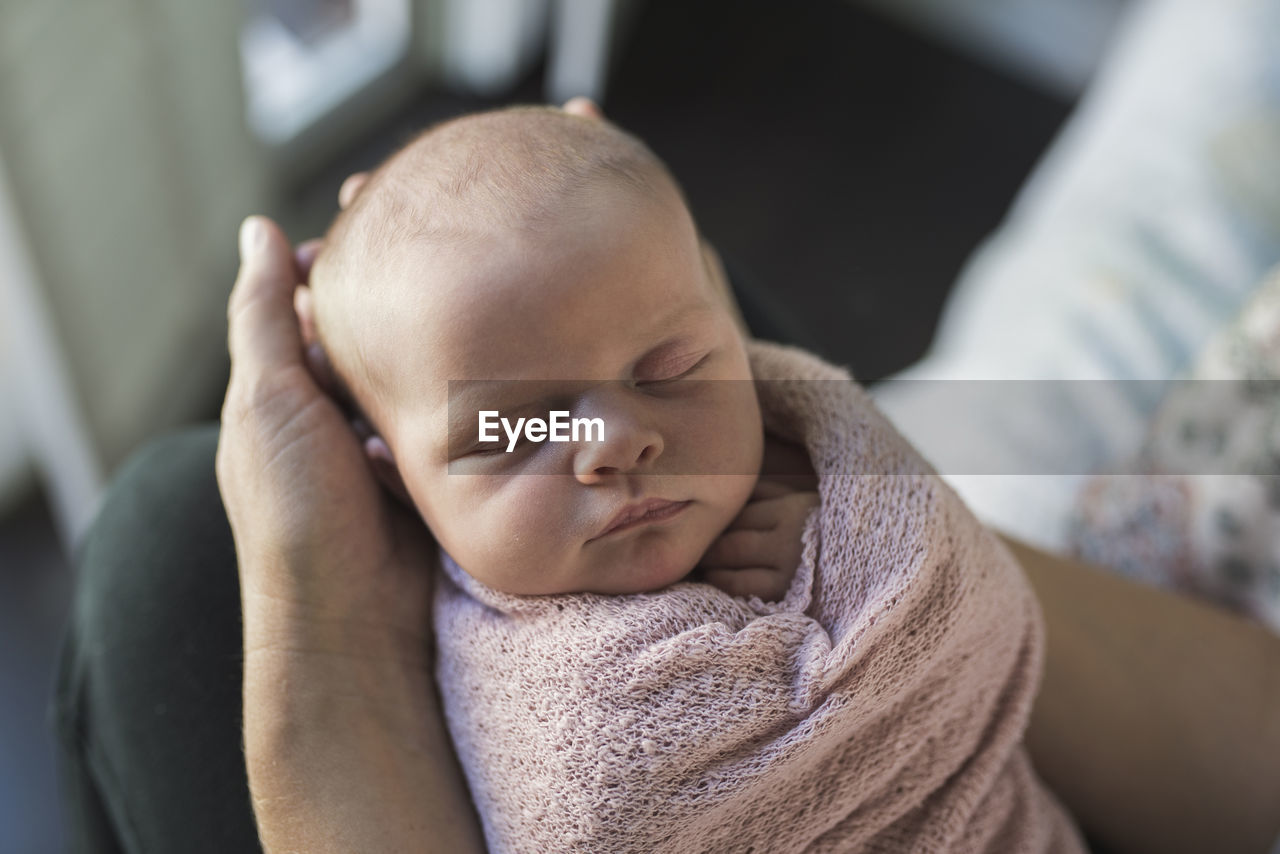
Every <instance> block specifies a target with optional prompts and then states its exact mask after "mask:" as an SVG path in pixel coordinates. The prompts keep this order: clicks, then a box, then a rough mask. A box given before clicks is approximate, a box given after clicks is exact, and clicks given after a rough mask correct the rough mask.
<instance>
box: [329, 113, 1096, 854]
mask: <svg viewBox="0 0 1280 854" xmlns="http://www.w3.org/2000/svg"><path fill="white" fill-rule="evenodd" d="M716 273H717V267H716V265H715V263H714V260H713V259H712V257H711V255H710V254H709V252H707V251H705V250H704V247H703V245H702V243H701V242H700V239H699V235H698V232H697V229H696V227H695V225H694V222H693V219H692V217H691V216H690V214H689V212H688V210H687V207H686V205H685V203H684V201H683V198H682V196H681V193H680V191H679V189H678V187H677V186H676V184H675V182H674V181H673V180H672V178H671V176H670V175H669V174H668V172H667V170H666V169H665V168H664V167H663V165H662V164H661V163H660V161H658V159H657V158H656V157H655V156H654V155H653V154H652V153H651V152H650V151H649V150H648V149H647V148H646V147H645V146H644V145H643V144H642V143H640V142H639V141H638V140H636V139H634V138H633V137H631V136H629V135H627V134H625V133H623V132H622V131H620V130H618V129H617V128H615V127H614V126H612V125H610V124H608V123H607V122H605V121H604V120H603V119H599V118H592V117H584V116H578V115H569V114H567V113H564V112H561V111H559V110H554V109H543V108H518V109H510V110H502V111H497V112H491V113H484V114H479V115H474V116H467V117H463V118H460V119H455V120H453V121H450V122H447V123H445V124H442V125H439V126H437V127H435V128H432V129H431V130H429V131H427V132H426V133H424V134H423V135H422V136H420V137H418V138H417V139H416V140H414V141H413V142H412V143H411V144H410V145H409V146H407V147H406V148H405V149H403V150H402V151H401V152H399V153H398V154H396V155H394V156H393V157H392V158H390V159H389V160H388V161H387V162H386V163H385V164H383V165H382V166H381V167H380V168H379V169H378V170H377V171H376V172H375V173H374V174H373V175H372V177H371V178H370V179H369V181H368V182H367V183H366V184H365V185H364V187H363V188H362V189H361V190H360V192H359V194H358V195H357V197H356V198H355V200H354V201H353V203H352V204H351V205H349V206H348V208H347V209H346V210H345V211H344V212H343V213H342V214H340V215H339V217H338V218H337V220H336V221H335V222H334V224H333V226H332V228H331V230H330V232H329V234H328V236H327V238H326V244H325V249H324V251H323V253H322V254H321V255H320V257H319V258H318V259H317V260H316V263H315V265H314V268H313V271H312V275H311V299H312V301H313V305H314V317H315V327H316V332H317V334H318V336H319V338H320V340H321V341H322V342H323V346H324V348H325V350H326V353H327V354H328V357H329V360H330V362H331V364H332V365H333V367H334V369H335V372H336V374H337V375H338V377H339V378H340V380H341V382H342V383H343V385H344V386H345V388H346V392H347V394H348V395H349V396H350V398H351V401H352V402H353V404H354V405H355V406H356V407H357V408H358V409H359V411H360V412H361V414H362V416H363V417H364V418H365V419H366V420H367V422H368V423H369V425H370V426H371V428H372V430H373V435H372V436H370V437H369V438H368V439H367V440H366V442H365V447H366V450H367V452H368V454H369V456H370V459H371V462H372V463H373V465H374V467H375V471H377V473H378V474H379V476H380V477H381V478H382V480H383V481H384V483H386V485H387V486H388V488H390V489H391V490H392V491H393V492H395V493H396V494H397V495H399V496H400V497H401V498H402V499H403V500H405V501H406V502H408V503H410V504H411V505H412V506H413V507H414V508H416V510H417V511H418V512H419V513H420V514H421V516H422V518H423V520H424V521H425V522H426V524H427V525H428V526H429V527H430V529H431V531H432V533H433V535H434V536H435V538H436V540H437V542H438V543H439V545H440V547H441V563H442V568H443V571H442V572H441V574H440V576H439V583H438V585H437V595H436V601H435V620H436V625H435V630H436V636H437V639H438V661H437V678H438V680H439V683H440V688H441V695H442V700H443V703H444V708H445V713H446V718H447V721H448V725H449V730H450V734H451V736H452V737H453V740H454V743H455V746H456V748H457V751H458V755H459V758H460V760H461V762H462V765H463V768H464V770H465V772H466V775H467V779H468V783H469V785H470V787H471V791H472V796H473V799H474V800H475V803H476V806H477V809H478V811H479V813H480V817H481V821H482V824H483V826H484V829H485V835H486V840H487V843H488V846H489V850H491V851H495V852H497V851H553V850H579V851H607V852H622V851H637V852H640V851H645V852H649V851H673V852H689V851H707V850H714V851H730V850H732V851H747V850H755V851H809V850H813V851H828V850H840V851H845V850H882V851H908V850H911V851H918V850H919V851H923V850H939V851H941V850H948V851H949V850H956V851H1073V852H1074V851H1083V850H1084V849H1083V846H1082V844H1081V842H1080V839H1079V836H1078V835H1077V833H1076V831H1075V830H1074V828H1073V827H1072V825H1071V823H1070V820H1069V819H1068V818H1067V816H1066V815H1065V813H1064V812H1063V811H1062V809H1061V807H1060V806H1059V805H1058V804H1057V802H1056V801H1055V800H1054V799H1053V797H1052V795H1051V794H1050V793H1049V792H1048V791H1047V790H1046V789H1045V788H1044V787H1043V786H1042V785H1041V784H1040V783H1039V781H1038V780H1037V779H1036V777H1035V774H1034V772H1033V770H1032V769H1031V766H1030V762H1029V761H1028V759H1027V757H1026V753H1025V749H1024V748H1023V747H1022V745H1021V739H1022V733H1023V731H1024V730H1025V727H1026V722H1027V717H1028V715H1029V712H1030V707H1031V702H1032V700H1033V699H1034V695H1035V689H1036V683H1037V680H1038V677H1039V671H1040V666H1041V660H1042V655H1043V628H1042V625H1041V622H1040V616H1039V612H1038V610H1037V609H1036V605H1035V602H1034V599H1033V597H1032V595H1031V593H1030V591H1029V589H1028V588H1027V586H1026V584H1025V581H1024V580H1023V579H1022V576H1021V574H1020V571H1019V570H1018V568H1017V567H1016V565H1014V564H1013V561H1012V558H1011V557H1010V556H1009V555H1008V554H1007V552H1005V551H1004V550H1003V548H1002V547H1001V546H1000V545H999V543H998V542H997V541H996V539H995V538H994V537H993V536H992V535H990V534H989V533H988V532H986V531H985V530H984V529H982V527H981V526H980V525H979V524H978V523H977V522H976V521H975V520H974V519H973V517H972V516H971V515H969V514H968V512H967V510H965V508H964V507H963V506H962V505H961V504H960V502H959V500H958V499H957V498H956V497H955V496H954V494H952V493H950V492H949V490H947V489H946V487H944V486H943V485H942V484H941V482H940V481H939V480H938V479H937V478H936V477H935V476H934V475H933V474H932V473H931V472H930V471H929V470H928V468H927V466H926V465H925V464H924V463H923V461H921V460H920V458H919V456H918V455H916V454H915V453H914V451H912V450H911V449H910V448H909V447H907V446H906V445H905V443H903V442H902V440H901V439H900V438H899V437H898V436H897V434H896V433H895V432H894V431H893V429H892V428H891V427H890V426H889V425H888V424H887V423H886V422H884V420H883V419H882V418H881V417H880V416H879V415H878V413H877V412H876V411H875V410H874V407H873V406H872V405H871V404H870V402H869V400H868V398H867V397H866V396H865V394H863V392H862V391H861V389H860V388H859V387H858V386H857V385H856V384H855V383H854V382H853V381H852V380H851V378H849V376H848V375H847V374H846V373H844V372H843V371H842V370H840V369H838V368H835V367H833V366H830V365H827V364H825V363H823V362H821V361H820V360H818V359H817V358H815V357H813V356H810V355H809V354H806V353H803V352H802V351H799V350H794V349H791V348H785V347H781V346H778V345H772V344H765V343H763V342H754V341H747V340H745V339H744V337H743V335H742V334H741V332H740V331H739V327H738V326H737V324H736V323H735V315H734V313H733V311H732V307H731V303H730V300H729V298H728V296H727V293H726V291H725V289H724V288H723V283H722V282H720V281H719V280H718V277H717V274H716ZM557 414H558V415H559V416H563V417H564V419H565V420H567V419H569V418H572V419H573V421H574V425H575V426H574V429H573V430H570V429H568V428H567V426H566V425H565V424H564V423H563V422H562V425H561V426H564V427H565V429H563V430H561V431H560V435H559V436H558V438H557V437H556V435H555V434H556V429H555V428H554V427H553V423H554V422H555V420H556V418H557ZM521 419H524V420H523V421H522V420H521ZM579 423H580V424H581V425H582V426H583V429H582V431H581V433H580V434H579V433H578V432H577V425H578V424H579ZM486 424H488V425H489V427H488V428H486ZM498 424H501V425H502V426H501V427H498V426H497V425H498ZM513 425H516V426H515V427H513ZM766 437H768V438H767V439H766ZM766 445H768V446H769V447H770V449H771V452H770V453H769V454H768V455H766ZM788 447H793V448H802V449H803V453H801V454H799V456H800V457H802V458H804V462H805V463H806V464H807V462H808V460H809V459H811V460H812V462H813V465H814V468H816V470H817V477H816V478H813V479H812V480H811V481H807V480H806V478H805V477H803V476H795V475H791V476H787V477H782V476H779V477H774V476H772V474H769V475H766V476H764V477H762V476H761V470H762V461H763V460H764V459H765V458H766V456H768V457H769V458H770V459H772V458H773V456H774V455H773V451H774V450H776V451H779V452H781V453H784V452H785V450H786V449H787V448H788ZM813 486H817V487H818V488H819V490H820V493H819V492H814V491H812V487H813ZM819 494H820V496H821V499H820V500H821V504H820V506H819Z"/></svg>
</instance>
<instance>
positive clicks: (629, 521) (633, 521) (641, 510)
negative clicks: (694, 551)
mask: <svg viewBox="0 0 1280 854" xmlns="http://www.w3.org/2000/svg"><path fill="white" fill-rule="evenodd" d="M692 503H693V502H692V501H668V500H667V499H665V498H649V499H646V500H644V501H638V502H636V503H635V504H628V505H627V506H626V507H623V508H622V510H620V511H618V513H617V514H616V515H615V516H614V517H613V518H612V519H610V520H609V523H608V524H607V525H606V526H605V527H604V529H603V530H601V531H600V533H598V534H596V535H595V536H594V537H592V538H591V539H593V540H598V539H600V538H601V537H607V536H609V535H610V534H615V533H618V532H620V531H625V530H628V529H630V528H638V527H640V526H641V525H649V524H653V523H656V522H665V521H666V520H667V519H671V518H674V517H675V516H677V515H679V514H680V512H681V511H683V510H684V508H686V507H688V506H689V505H690V504H692Z"/></svg>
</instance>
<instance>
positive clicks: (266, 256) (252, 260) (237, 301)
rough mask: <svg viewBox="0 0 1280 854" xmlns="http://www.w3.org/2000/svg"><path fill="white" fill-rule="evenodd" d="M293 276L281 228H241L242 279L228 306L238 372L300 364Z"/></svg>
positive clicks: (262, 220) (251, 224) (254, 219)
mask: <svg viewBox="0 0 1280 854" xmlns="http://www.w3.org/2000/svg"><path fill="white" fill-rule="evenodd" d="M296 280H297V272H296V270H295V269H294V266H293V252H292V251H291V250H290V247H289V241H288V240H287V239H286V238H285V236H284V234H283V233H281V231H280V228H279V227H278V226H277V225H276V224H275V223H273V222H272V221H271V220H269V219H267V218H266V217H261V216H251V217H249V218H248V219H246V220H245V221H244V223H243V224H242V225H241V226H240V274H239V275H238V276H237V277H236V284H235V287H234V288H232V289H231V299H230V300H229V301H228V303H227V345H228V348H229V349H230V351H231V364H232V365H233V366H234V367H235V368H237V369H240V370H243V369H246V368H248V369H252V370H258V371H261V370H265V369H269V368H273V367H279V366H282V365H288V364H291V363H294V364H296V363H299V362H300V361H301V356H302V339H301V337H300V334H299V331H298V322H297V319H296V318H295V316H294V312H293V291H294V286H295V284H296Z"/></svg>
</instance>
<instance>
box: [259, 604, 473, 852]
mask: <svg viewBox="0 0 1280 854" xmlns="http://www.w3.org/2000/svg"><path fill="white" fill-rule="evenodd" d="M380 631H381V630H380V629H369V628H366V627H360V626H354V627H353V626H349V625H342V624H337V623H331V624H328V625H317V624H314V623H310V624H309V623H298V622H295V621H291V620H287V619H279V618H275V617H272V616H263V615H262V614H255V615H253V616H249V615H247V618H246V638H245V640H246V649H245V682H244V704H245V705H244V718H245V733H244V737H245V756H246V763H247V768H248V773H249V790H250V794H251V796H252V798H253V809H254V814H255V817H256V819H257V822H258V829H259V834H260V836H261V839H262V843H263V847H264V849H265V850H266V851H267V852H268V854H271V852H285V851H306V852H318V854H323V852H356V851H379V852H383V851H385V852H418V851H421V852H432V851H441V852H443V851H447V852H450V854H454V852H462V854H466V852H483V850H484V846H483V843H482V839H481V835H480V832H479V828H478V825H477V822H476V819H475V815H474V811H473V809H472V806H471V803H470V799H469V796H468V794H467V789H466V785H465V782H464V781H463V779H462V775H461V773H460V770H459V768H458V765H457V761H456V759H455V757H454V755H453V751H452V746H451V745H450V743H449V739H448V735H447V733H446V731H445V729H444V727H443V724H442V721H441V715H440V709H439V704H438V701H437V698H436V696H435V693H434V688H433V683H432V681H431V678H430V673H429V671H428V670H427V669H426V665H427V661H426V651H425V650H422V651H414V650H408V649H406V648H405V647H404V641H402V640H401V641H398V640H396V639H394V638H387V637H381V636H379V634H380ZM415 658H417V659H418V660H415Z"/></svg>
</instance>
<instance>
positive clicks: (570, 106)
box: [561, 95, 604, 119]
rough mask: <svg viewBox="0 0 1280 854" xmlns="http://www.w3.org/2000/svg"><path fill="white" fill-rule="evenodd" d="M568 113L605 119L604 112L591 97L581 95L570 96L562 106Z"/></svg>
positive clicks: (585, 117) (588, 117) (587, 117)
mask: <svg viewBox="0 0 1280 854" xmlns="http://www.w3.org/2000/svg"><path fill="white" fill-rule="evenodd" d="M561 109H562V110H564V111H565V112H566V113H569V114H570V115H574V116H582V117H583V118H584V119H603V118H604V113H602V112H601V111H600V107H599V106H598V105H597V104H596V102H595V101H593V100H591V99H590V98H585V97H583V96H582V95H579V96H578V97H576V98H570V99H569V100H567V101H565V102H564V106H563V107H561Z"/></svg>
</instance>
